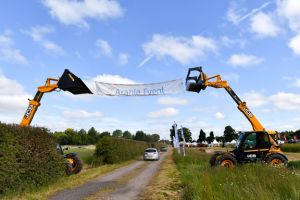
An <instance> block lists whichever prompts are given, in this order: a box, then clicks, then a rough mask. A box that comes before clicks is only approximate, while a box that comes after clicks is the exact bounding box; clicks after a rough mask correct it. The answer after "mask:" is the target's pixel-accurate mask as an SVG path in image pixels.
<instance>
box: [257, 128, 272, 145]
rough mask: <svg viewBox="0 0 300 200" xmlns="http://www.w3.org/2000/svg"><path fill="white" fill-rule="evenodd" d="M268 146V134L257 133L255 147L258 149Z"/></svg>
mask: <svg viewBox="0 0 300 200" xmlns="http://www.w3.org/2000/svg"><path fill="white" fill-rule="evenodd" d="M270 146H271V143H270V140H269V135H268V134H267V133H266V132H259V133H257V147H258V148H260V149H268V148H270Z"/></svg>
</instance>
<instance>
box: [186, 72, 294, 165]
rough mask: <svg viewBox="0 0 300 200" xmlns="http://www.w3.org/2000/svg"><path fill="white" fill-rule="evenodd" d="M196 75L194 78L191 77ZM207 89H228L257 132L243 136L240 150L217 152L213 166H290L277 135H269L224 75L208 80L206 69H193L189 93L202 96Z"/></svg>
mask: <svg viewBox="0 0 300 200" xmlns="http://www.w3.org/2000/svg"><path fill="white" fill-rule="evenodd" d="M192 72H193V73H196V76H192V75H191V73H192ZM206 87H213V88H224V89H225V90H226V91H227V92H228V94H229V95H230V96H231V97H232V98H233V100H234V101H235V102H236V104H237V105H238V109H239V110H240V111H241V112H242V113H243V114H244V115H245V117H246V118H247V119H248V121H249V122H250V123H251V125H252V129H253V131H251V132H244V133H240V135H239V138H238V141H237V144H236V147H235V149H234V150H232V151H229V152H221V151H217V152H215V153H214V154H213V155H212V157H211V159H210V165H211V166H225V167H233V166H234V165H237V164H238V163H239V164H242V163H255V162H266V163H270V164H273V165H286V164H287V162H288V158H287V157H286V156H285V155H284V154H283V153H282V151H281V150H280V147H279V145H278V144H277V143H276V141H275V135H276V134H277V132H276V131H266V130H265V128H264V127H263V126H262V124H261V123H260V122H259V121H258V119H257V118H256V117H255V115H254V114H253V113H252V112H251V111H250V109H249V108H248V107H247V105H246V102H243V101H241V99H240V98H239V97H238V96H237V95H236V94H235V92H234V91H233V90H232V89H231V87H230V86H229V84H228V83H227V81H225V80H222V79H221V76H220V75H216V76H212V77H208V76H207V75H206V74H205V73H204V72H203V71H202V67H194V68H189V71H188V74H187V77H186V90H187V91H190V92H197V93H199V92H200V91H201V90H205V89H206Z"/></svg>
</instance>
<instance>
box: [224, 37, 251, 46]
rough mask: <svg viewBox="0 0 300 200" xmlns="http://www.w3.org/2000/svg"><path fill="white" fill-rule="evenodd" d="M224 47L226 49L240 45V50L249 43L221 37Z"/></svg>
mask: <svg viewBox="0 0 300 200" xmlns="http://www.w3.org/2000/svg"><path fill="white" fill-rule="evenodd" d="M220 40H221V43H222V45H224V46H226V47H232V46H234V45H238V46H239V47H240V48H244V47H245V45H246V43H247V41H246V40H244V39H231V38H229V37H227V36H221V38H220Z"/></svg>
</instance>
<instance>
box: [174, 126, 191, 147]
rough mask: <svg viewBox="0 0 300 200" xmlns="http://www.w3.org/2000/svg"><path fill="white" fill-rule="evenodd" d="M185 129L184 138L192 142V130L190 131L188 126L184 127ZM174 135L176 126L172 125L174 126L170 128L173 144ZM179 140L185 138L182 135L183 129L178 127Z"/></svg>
mask: <svg viewBox="0 0 300 200" xmlns="http://www.w3.org/2000/svg"><path fill="white" fill-rule="evenodd" d="M182 130H183V135H184V139H185V141H186V142H192V140H193V139H192V132H191V131H190V129H188V128H186V127H182ZM173 136H174V137H175V131H174V128H173V126H172V128H171V129H170V138H171V141H172V144H173ZM178 140H179V141H182V140H183V138H182V137H181V130H180V129H178Z"/></svg>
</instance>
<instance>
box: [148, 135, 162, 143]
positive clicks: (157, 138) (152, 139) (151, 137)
mask: <svg viewBox="0 0 300 200" xmlns="http://www.w3.org/2000/svg"><path fill="white" fill-rule="evenodd" d="M159 138H160V136H159V135H158V134H152V135H150V142H158V141H159Z"/></svg>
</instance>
